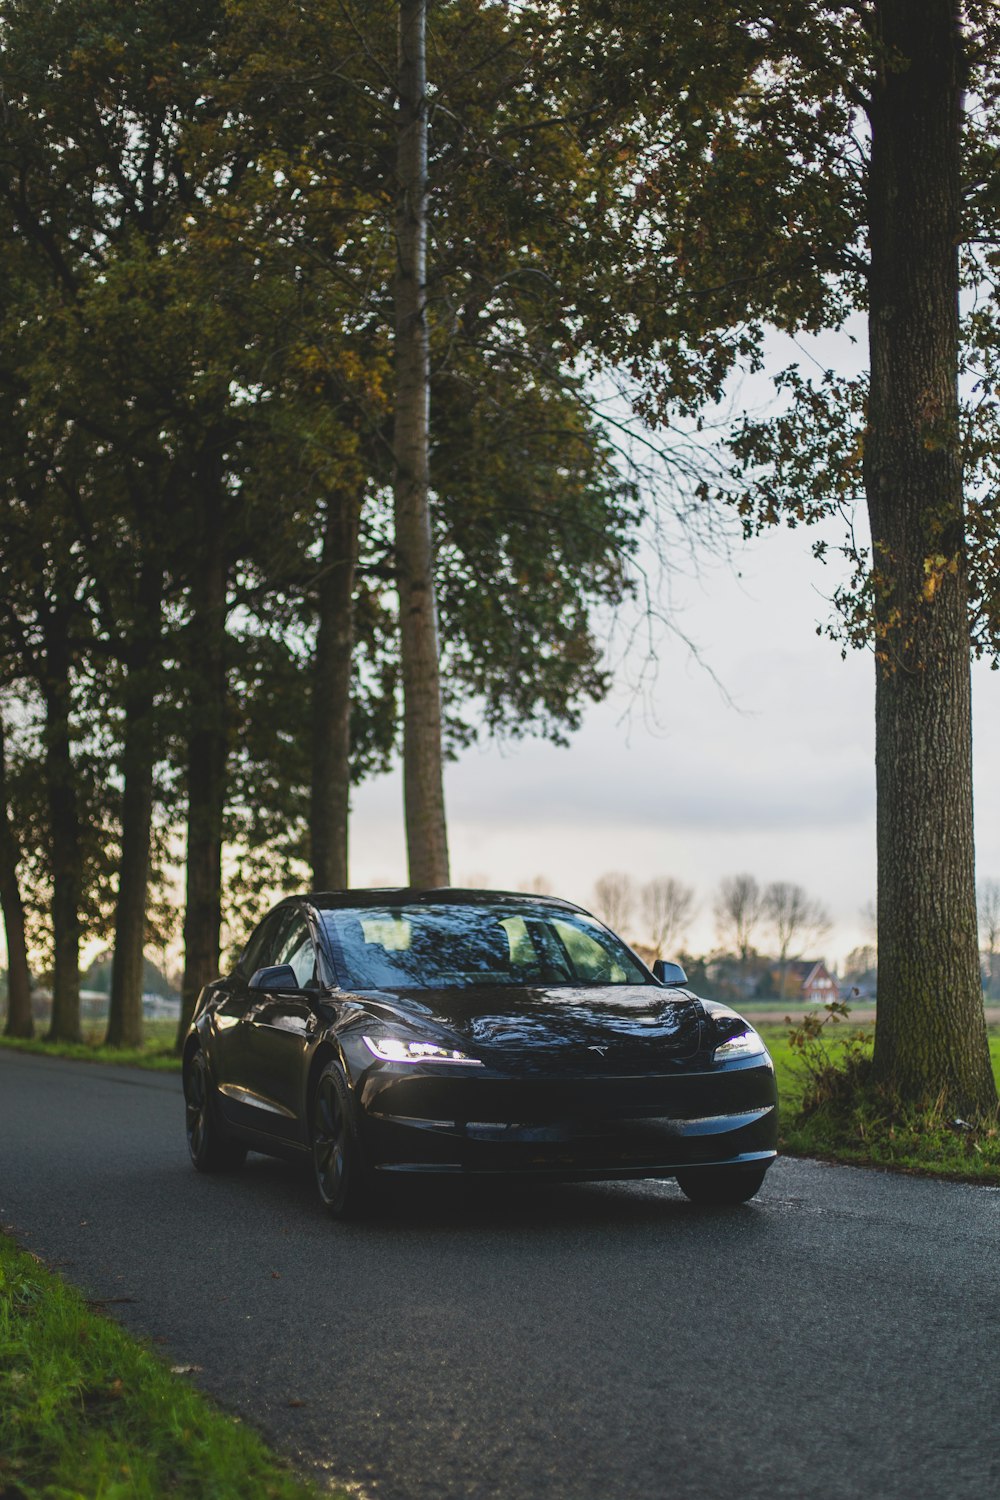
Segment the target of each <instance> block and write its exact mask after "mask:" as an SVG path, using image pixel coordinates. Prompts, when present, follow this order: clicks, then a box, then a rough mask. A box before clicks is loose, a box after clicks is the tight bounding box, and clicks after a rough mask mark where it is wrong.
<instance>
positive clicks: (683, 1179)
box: [677, 1162, 771, 1204]
mask: <svg viewBox="0 0 1000 1500" xmlns="http://www.w3.org/2000/svg"><path fill="white" fill-rule="evenodd" d="M770 1165H771V1164H770V1162H763V1163H759V1162H753V1163H751V1164H750V1165H748V1166H745V1167H744V1166H733V1167H686V1168H685V1169H684V1171H682V1172H678V1173H677V1186H678V1187H679V1188H680V1190H681V1192H682V1193H683V1194H684V1195H685V1197H688V1198H690V1199H691V1202H692V1203H716V1204H724V1203H746V1201H747V1199H748V1198H752V1197H753V1196H754V1194H755V1193H757V1192H759V1190H760V1185H761V1183H762V1182H763V1181H764V1178H765V1177H766V1176H767V1169H768V1167H769V1166H770Z"/></svg>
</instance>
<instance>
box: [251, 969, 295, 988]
mask: <svg viewBox="0 0 1000 1500" xmlns="http://www.w3.org/2000/svg"><path fill="white" fill-rule="evenodd" d="M250 988H251V989H252V990H256V991H258V992H259V993H261V994H264V995H287V994H288V992H289V991H290V990H292V991H296V992H298V991H299V990H301V988H302V986H301V985H300V984H299V981H298V980H297V979H296V977H295V970H294V969H293V968H292V966H291V964H271V965H269V966H268V967H267V968H264V969H258V970H257V972H256V974H254V976H253V978H252V979H251V980H250Z"/></svg>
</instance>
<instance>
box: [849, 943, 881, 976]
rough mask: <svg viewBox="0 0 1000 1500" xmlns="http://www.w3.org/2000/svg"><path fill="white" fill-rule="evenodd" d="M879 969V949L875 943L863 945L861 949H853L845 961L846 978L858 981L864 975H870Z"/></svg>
mask: <svg viewBox="0 0 1000 1500" xmlns="http://www.w3.org/2000/svg"><path fill="white" fill-rule="evenodd" d="M877 968H878V949H877V948H876V947H875V944H874V943H862V944H861V945H860V946H859V947H857V948H852V949H851V951H850V953H849V954H848V955H847V957H846V958H845V959H844V978H845V979H858V978H860V976H861V975H862V974H870V973H871V972H872V970H873V969H877Z"/></svg>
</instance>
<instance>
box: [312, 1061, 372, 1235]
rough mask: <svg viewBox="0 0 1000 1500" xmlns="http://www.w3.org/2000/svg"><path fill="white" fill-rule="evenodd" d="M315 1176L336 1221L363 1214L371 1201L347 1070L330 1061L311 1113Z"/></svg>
mask: <svg viewBox="0 0 1000 1500" xmlns="http://www.w3.org/2000/svg"><path fill="white" fill-rule="evenodd" d="M311 1139H312V1159H313V1176H314V1177H315V1179H316V1191H317V1192H318V1194H319V1199H320V1202H321V1203H322V1205H323V1207H324V1208H325V1209H326V1211H327V1213H328V1214H330V1215H331V1216H332V1217H333V1218H335V1219H348V1218H354V1217H356V1216H357V1215H358V1214H360V1213H363V1212H364V1210H365V1209H366V1208H367V1207H368V1204H369V1202H370V1199H371V1174H370V1172H369V1170H368V1168H367V1166H366V1164H365V1161H364V1156H363V1153H362V1149H361V1142H360V1139H359V1137H358V1127H357V1121H356V1119H355V1115H354V1106H353V1104H352V1102H351V1093H350V1089H349V1088H348V1086H347V1079H346V1078H345V1077H344V1070H343V1068H341V1066H340V1064H339V1063H337V1062H329V1063H327V1065H326V1067H325V1068H324V1069H323V1071H322V1073H321V1074H320V1075H319V1078H318V1080H317V1082H316V1091H315V1093H314V1094H313V1103H312V1113H311Z"/></svg>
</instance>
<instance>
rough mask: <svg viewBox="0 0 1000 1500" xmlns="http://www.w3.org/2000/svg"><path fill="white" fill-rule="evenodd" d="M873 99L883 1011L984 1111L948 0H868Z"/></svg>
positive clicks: (893, 1045)
mask: <svg viewBox="0 0 1000 1500" xmlns="http://www.w3.org/2000/svg"><path fill="white" fill-rule="evenodd" d="M876 24H877V26H878V27H879V28H880V31H881V35H880V38H879V39H880V42H881V43H882V45H883V46H884V48H885V52H884V54H883V56H884V58H885V62H884V70H883V71H882V73H881V76H880V77H879V78H878V79H877V80H876V86H875V91H874V99H873V104H872V108H871V126H872V148H871V174H870V205H869V208H870V229H871V271H870V303H869V324H870V342H871V395H870V409H869V418H868V434H867V439H866V449H865V484H866V490H867V497H868V509H869V515H870V519H871V530H872V549H873V567H874V572H875V625H876V701H875V734H876V776H877V788H878V950H879V985H878V1024H877V1028H876V1039H875V1061H874V1068H875V1077H876V1078H877V1079H878V1080H879V1081H881V1082H882V1083H884V1084H887V1085H888V1086H889V1087H890V1088H892V1089H893V1090H894V1091H896V1092H897V1094H898V1096H899V1097H900V1099H901V1100H902V1101H904V1102H905V1103H911V1104H918V1105H919V1104H928V1103H934V1102H937V1101H941V1102H942V1103H943V1105H944V1107H945V1108H946V1109H947V1110H948V1112H949V1113H952V1114H955V1113H959V1114H963V1115H984V1114H986V1113H987V1112H988V1111H989V1110H991V1109H993V1108H995V1106H996V1102H997V1096H996V1089H995V1086H994V1082H993V1076H992V1073H991V1070H990V1061H989V1052H988V1048H987V1041H986V1028H985V1021H984V1017H983V1005H982V992H981V988H980V980H979V956H978V941H977V923H976V895H975V878H974V859H973V823H972V733H971V712H970V700H971V693H970V671H969V627H968V615H967V581H966V558H965V541H964V518H963V505H962V472H961V458H960V451H959V433H958V392H957V371H958V257H957V244H958V239H959V140H960V131H961V117H962V87H963V76H962V75H963V62H962V43H961V34H960V28H959V19H958V8H957V6H956V5H954V4H953V3H952V0H879V3H878V4H877V5H876Z"/></svg>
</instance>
